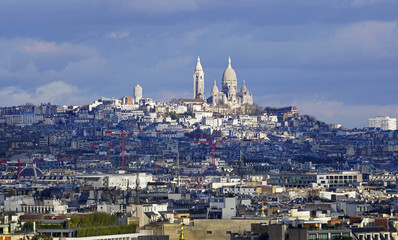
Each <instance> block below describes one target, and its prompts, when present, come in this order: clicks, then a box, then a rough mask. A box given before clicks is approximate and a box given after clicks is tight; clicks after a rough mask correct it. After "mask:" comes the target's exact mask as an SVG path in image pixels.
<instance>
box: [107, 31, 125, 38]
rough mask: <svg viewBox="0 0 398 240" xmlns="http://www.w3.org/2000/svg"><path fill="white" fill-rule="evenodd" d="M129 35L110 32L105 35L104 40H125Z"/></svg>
mask: <svg viewBox="0 0 398 240" xmlns="http://www.w3.org/2000/svg"><path fill="white" fill-rule="evenodd" d="M129 35H130V33H129V32H110V33H108V34H106V38H110V39H122V38H126V37H128V36H129Z"/></svg>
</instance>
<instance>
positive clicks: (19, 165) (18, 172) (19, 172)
mask: <svg viewBox="0 0 398 240" xmlns="http://www.w3.org/2000/svg"><path fill="white" fill-rule="evenodd" d="M20 178H21V162H20V161H19V159H18V170H17V183H19V179H20Z"/></svg>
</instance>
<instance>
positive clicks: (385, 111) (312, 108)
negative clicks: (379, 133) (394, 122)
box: [294, 97, 398, 128]
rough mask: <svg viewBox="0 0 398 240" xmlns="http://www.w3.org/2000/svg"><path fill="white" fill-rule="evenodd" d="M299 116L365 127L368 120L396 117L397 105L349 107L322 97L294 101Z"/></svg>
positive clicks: (351, 126) (346, 125) (397, 113)
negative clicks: (379, 117) (306, 115)
mask: <svg viewBox="0 0 398 240" xmlns="http://www.w3.org/2000/svg"><path fill="white" fill-rule="evenodd" d="M294 105H295V106H297V108H298V110H299V112H300V113H301V114H308V115H311V116H314V117H316V118H317V119H319V120H321V121H325V122H327V123H341V124H343V126H344V127H349V128H353V127H360V128H361V127H367V126H368V119H369V118H371V117H376V116H390V117H398V105H394V104H391V105H383V106H380V105H375V104H374V105H372V104H370V105H350V104H346V103H344V102H341V101H337V100H328V99H326V98H324V97H315V98H314V99H309V100H304V101H303V100H299V101H295V102H294Z"/></svg>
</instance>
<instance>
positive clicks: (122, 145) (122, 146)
mask: <svg viewBox="0 0 398 240" xmlns="http://www.w3.org/2000/svg"><path fill="white" fill-rule="evenodd" d="M121 148H122V153H121V155H122V164H121V165H122V170H124V132H123V130H122V144H121Z"/></svg>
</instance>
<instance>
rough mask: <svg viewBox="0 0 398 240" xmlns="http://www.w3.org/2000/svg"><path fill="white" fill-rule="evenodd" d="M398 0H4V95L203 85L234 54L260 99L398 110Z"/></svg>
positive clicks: (29, 97) (11, 99)
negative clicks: (197, 69)
mask: <svg viewBox="0 0 398 240" xmlns="http://www.w3.org/2000/svg"><path fill="white" fill-rule="evenodd" d="M397 10H398V2H397V1H393V0H330V1H319V0H295V1H276V0H269V1H261V0H258V1H255V0H253V1H207V0H203V1H195V0H170V1H162V0H147V1H111V2H110V1H84V2H82V1H56V2H55V1H34V2H32V1H18V2H16V1H7V0H6V1H1V2H0V23H1V25H0V26H1V28H0V29H1V31H0V49H1V51H0V102H1V104H0V106H12V105H18V104H24V103H26V102H32V103H35V104H38V103H42V102H51V103H53V104H61V105H63V104H74V105H81V104H84V103H91V102H93V101H94V100H96V99H98V98H100V97H102V96H104V97H120V96H131V95H132V94H133V91H132V89H133V86H134V85H135V84H137V83H139V84H140V85H141V86H142V87H143V92H144V95H145V96H146V97H151V98H153V99H155V100H162V101H169V100H170V99H172V98H190V97H192V72H193V70H194V66H195V64H196V59H197V56H200V58H201V63H202V66H203V71H204V73H205V83H204V84H205V95H206V97H208V96H209V94H210V90H211V87H212V86H213V81H214V80H217V82H218V83H220V82H221V78H222V73H223V71H224V69H225V68H226V66H227V64H228V62H227V59H228V57H229V56H230V57H231V59H232V65H233V67H234V69H235V71H236V74H237V78H238V81H239V85H238V88H240V87H241V84H242V81H243V80H246V85H247V87H248V88H249V89H250V91H251V92H252V93H253V100H254V102H255V103H257V104H259V105H261V106H276V107H279V106H286V105H295V106H297V108H298V110H299V111H300V113H302V114H309V115H312V116H315V117H316V118H317V119H319V120H322V121H325V122H328V123H341V124H342V125H343V126H345V127H364V126H367V124H368V118H370V117H374V116H378V115H387V116H391V117H396V116H397V115H398V105H397V103H396V102H395V101H394V100H395V99H396V97H395V96H396V93H395V92H396V89H397V87H398V86H397V84H398V83H397V76H398V69H397V67H396V66H397V64H398V40H397V39H398V25H397V14H396V12H397Z"/></svg>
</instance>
